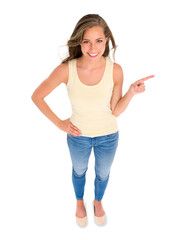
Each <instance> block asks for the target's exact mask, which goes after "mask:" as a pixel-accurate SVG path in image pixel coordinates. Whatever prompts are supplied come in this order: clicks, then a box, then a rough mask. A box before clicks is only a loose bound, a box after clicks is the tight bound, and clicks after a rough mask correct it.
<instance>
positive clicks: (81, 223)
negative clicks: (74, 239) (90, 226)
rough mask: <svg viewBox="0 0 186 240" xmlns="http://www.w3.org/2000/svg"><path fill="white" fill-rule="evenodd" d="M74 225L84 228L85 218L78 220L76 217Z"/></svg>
mask: <svg viewBox="0 0 186 240" xmlns="http://www.w3.org/2000/svg"><path fill="white" fill-rule="evenodd" d="M76 223H77V224H78V225H79V226H80V227H85V226H86V225H87V216H86V217H84V218H79V217H76Z"/></svg>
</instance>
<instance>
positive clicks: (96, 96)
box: [66, 56, 118, 137]
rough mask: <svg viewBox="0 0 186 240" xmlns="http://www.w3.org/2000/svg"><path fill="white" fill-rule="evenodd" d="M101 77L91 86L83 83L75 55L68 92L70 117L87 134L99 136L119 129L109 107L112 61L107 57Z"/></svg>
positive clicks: (112, 84)
mask: <svg viewBox="0 0 186 240" xmlns="http://www.w3.org/2000/svg"><path fill="white" fill-rule="evenodd" d="M105 59H106V66H105V70H104V74H103V77H102V79H101V81H100V82H99V83H98V84H96V85H92V86H88V85H86V84H84V83H82V82H81V81H80V79H79V77H78V73H77V65H76V59H72V60H70V61H69V62H68V64H69V78H68V83H67V85H66V86H67V92H68V96H69V99H70V102H71V107H72V115H71V117H70V121H71V122H72V123H73V124H74V125H75V126H76V127H77V128H79V129H80V130H81V133H82V135H81V136H85V137H98V136H102V135H107V134H111V133H115V132H117V131H118V124H117V118H116V116H114V115H113V114H112V111H111V109H110V100H111V97H112V91H113V86H114V82H113V65H114V64H113V62H112V60H111V59H110V57H109V56H108V57H106V58H105Z"/></svg>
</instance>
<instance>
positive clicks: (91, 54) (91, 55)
mask: <svg viewBox="0 0 186 240" xmlns="http://www.w3.org/2000/svg"><path fill="white" fill-rule="evenodd" d="M88 55H89V56H90V57H96V56H97V55H98V53H88Z"/></svg>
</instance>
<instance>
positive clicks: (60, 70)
mask: <svg viewBox="0 0 186 240" xmlns="http://www.w3.org/2000/svg"><path fill="white" fill-rule="evenodd" d="M68 65H69V63H68V62H65V63H61V64H59V65H58V66H57V67H56V68H55V69H54V70H53V72H52V76H53V78H55V79H58V80H59V81H60V82H61V83H62V82H63V83H65V84H67V82H68V76H69V68H68Z"/></svg>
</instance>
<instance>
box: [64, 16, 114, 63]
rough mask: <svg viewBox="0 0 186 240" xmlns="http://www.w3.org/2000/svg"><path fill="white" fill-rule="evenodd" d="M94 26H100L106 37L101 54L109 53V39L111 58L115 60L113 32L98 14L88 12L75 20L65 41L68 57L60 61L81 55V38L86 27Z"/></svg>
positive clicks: (105, 55) (106, 54)
mask: <svg viewBox="0 0 186 240" xmlns="http://www.w3.org/2000/svg"><path fill="white" fill-rule="evenodd" d="M94 26H101V27H102V28H103V32H104V35H105V37H107V38H108V41H107V42H106V46H105V52H104V53H103V56H104V57H107V56H108V55H109V53H110V49H109V42H110V41H111V42H112V48H111V50H112V49H113V50H114V52H113V59H114V61H115V51H116V48H117V46H116V44H115V40H114V37H113V34H112V32H111V30H110V28H109V27H108V25H107V23H106V21H105V20H104V19H103V18H102V17H101V16H99V15H98V14H88V15H85V16H83V17H82V18H81V19H80V20H79V21H78V22H77V24H76V26H75V28H74V31H73V33H72V35H71V37H70V39H69V40H68V41H67V45H66V46H67V47H68V57H66V58H65V59H63V60H62V62H61V63H65V62H68V61H69V60H72V59H74V58H79V57H81V56H82V51H81V46H80V44H81V42H82V40H83V36H84V33H85V31H86V30H87V29H88V28H91V27H94Z"/></svg>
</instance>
